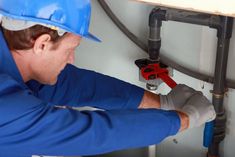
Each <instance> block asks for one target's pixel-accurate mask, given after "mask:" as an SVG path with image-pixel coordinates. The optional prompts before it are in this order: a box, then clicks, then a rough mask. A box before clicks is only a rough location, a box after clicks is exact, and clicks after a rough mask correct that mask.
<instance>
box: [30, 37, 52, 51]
mask: <svg viewBox="0 0 235 157" xmlns="http://www.w3.org/2000/svg"><path fill="white" fill-rule="evenodd" d="M50 41H51V36H50V35H49V34H43V35H41V36H39V37H38V38H37V39H36V40H35V43H34V46H33V50H34V53H36V54H38V55H41V54H42V52H44V51H45V50H46V49H48V48H49V44H50Z"/></svg>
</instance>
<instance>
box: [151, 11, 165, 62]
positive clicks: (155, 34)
mask: <svg viewBox="0 0 235 157" xmlns="http://www.w3.org/2000/svg"><path fill="white" fill-rule="evenodd" d="M165 17H166V11H165V10H161V9H158V8H157V9H153V10H152V12H151V13H150V16H149V30H150V31H149V39H148V53H149V58H150V60H152V61H159V60H160V57H159V55H160V48H161V27H162V21H163V20H165Z"/></svg>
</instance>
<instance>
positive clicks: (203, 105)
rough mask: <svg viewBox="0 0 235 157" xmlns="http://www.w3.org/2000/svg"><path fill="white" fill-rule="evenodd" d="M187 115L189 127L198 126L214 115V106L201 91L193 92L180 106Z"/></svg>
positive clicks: (211, 118) (212, 118)
mask: <svg viewBox="0 0 235 157" xmlns="http://www.w3.org/2000/svg"><path fill="white" fill-rule="evenodd" d="M181 111H182V112H184V113H186V114H187V115H188V117H189V128H193V127H198V126H200V125H202V124H204V123H206V122H209V121H212V120H214V119H215V117H216V113H215V109H214V106H213V105H212V104H211V103H210V101H209V100H208V99H207V98H206V97H205V96H203V95H202V94H201V93H195V94H194V95H193V96H191V97H190V98H189V100H188V101H187V102H186V103H185V105H184V106H183V107H182V110H181Z"/></svg>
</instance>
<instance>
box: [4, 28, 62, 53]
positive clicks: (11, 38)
mask: <svg viewBox="0 0 235 157" xmlns="http://www.w3.org/2000/svg"><path fill="white" fill-rule="evenodd" d="M2 30H3V34H4V37H5V40H6V42H7V44H8V47H9V49H10V50H28V49H31V48H33V46H34V43H35V41H36V39H37V38H38V37H39V36H41V35H43V34H49V35H50V36H51V41H52V42H56V41H57V40H58V39H59V38H60V36H59V35H58V33H57V31H56V30H52V29H50V28H48V27H45V26H41V25H35V26H33V27H30V28H28V29H24V30H20V31H10V30H7V29H4V28H2Z"/></svg>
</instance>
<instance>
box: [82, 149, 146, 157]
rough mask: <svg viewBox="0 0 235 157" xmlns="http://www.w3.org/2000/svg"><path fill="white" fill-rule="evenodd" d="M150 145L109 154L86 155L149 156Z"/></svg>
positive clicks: (105, 156)
mask: <svg viewBox="0 0 235 157" xmlns="http://www.w3.org/2000/svg"><path fill="white" fill-rule="evenodd" d="M148 156H149V154H148V147H144V148H139V149H128V150H121V151H115V152H112V153H108V154H101V155H96V156H86V157H148Z"/></svg>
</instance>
